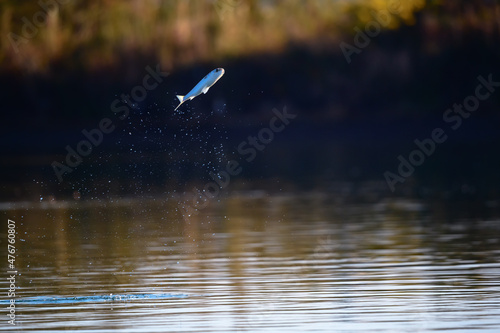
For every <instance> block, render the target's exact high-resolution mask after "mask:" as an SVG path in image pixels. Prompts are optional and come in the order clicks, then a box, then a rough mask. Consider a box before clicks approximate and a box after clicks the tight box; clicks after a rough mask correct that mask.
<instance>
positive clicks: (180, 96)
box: [174, 95, 184, 111]
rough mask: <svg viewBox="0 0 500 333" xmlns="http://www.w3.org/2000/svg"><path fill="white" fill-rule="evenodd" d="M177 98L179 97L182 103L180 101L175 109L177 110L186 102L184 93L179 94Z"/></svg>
mask: <svg viewBox="0 0 500 333" xmlns="http://www.w3.org/2000/svg"><path fill="white" fill-rule="evenodd" d="M177 98H178V99H179V102H180V103H179V105H177V107H176V108H175V109H174V111H176V110H177V109H178V108H179V106H181V105H182V103H184V96H182V95H177Z"/></svg>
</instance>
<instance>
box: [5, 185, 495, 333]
mask: <svg viewBox="0 0 500 333" xmlns="http://www.w3.org/2000/svg"><path fill="white" fill-rule="evenodd" d="M0 208H1V209H2V211H1V216H2V219H3V220H5V221H4V222H5V223H3V224H2V225H3V226H4V227H2V228H4V230H2V231H1V234H2V238H1V246H2V248H4V247H5V248H6V247H7V219H11V220H13V221H15V223H16V227H15V228H16V232H17V233H16V243H15V245H16V251H17V252H16V255H17V256H16V261H15V268H16V270H17V271H18V274H17V276H16V287H17V289H16V296H15V301H16V308H15V310H16V312H15V314H16V326H12V325H9V324H8V322H7V321H8V317H7V316H5V314H6V313H7V311H6V310H3V311H2V313H3V314H4V315H3V316H2V317H3V318H2V322H1V323H0V331H9V332H15V331H16V330H17V331H19V332H23V331H32V330H33V331H35V330H36V331H38V332H52V331H64V330H65V331H72V330H75V331H76V330H78V331H81V332H429V331H448V332H466V331H467V332H474V331H477V332H499V331H500V260H499V259H500V220H499V219H498V218H493V217H487V218H485V217H482V218H476V217H470V216H466V217H463V216H461V215H460V214H445V213H446V212H444V213H443V209H445V208H439V207H438V208H436V205H429V203H423V202H418V201H412V200H402V199H401V200H396V199H392V200H382V201H380V202H377V203H369V204H368V203H365V204H361V203H360V204H353V203H350V204H345V203H344V204H342V203H339V202H337V201H335V200H333V199H332V198H330V197H329V196H328V195H325V194H318V193H316V194H314V193H313V194H309V195H302V196H294V195H272V196H269V195H266V194H263V193H259V192H255V193H254V192H252V193H242V194H235V195H232V196H230V197H227V198H223V199H221V200H220V201H218V202H214V203H212V205H211V206H210V207H208V208H206V209H204V210H200V211H199V212H197V213H196V214H193V215H192V216H190V217H187V216H186V217H182V215H181V211H180V210H179V207H178V205H177V204H176V203H175V200H173V199H171V198H170V199H169V200H167V199H165V198H156V199H150V200H141V201H139V200H124V199H123V200H118V201H116V200H115V201H107V202H100V201H80V202H71V203H66V202H49V203H44V204H36V205H35V204H30V203H24V204H23V203H20V204H3V205H2V207H0ZM446 209H450V208H446ZM452 209H458V207H457V208H452ZM449 216H452V218H449ZM2 253H4V256H5V259H7V251H6V250H4V249H2ZM1 262H2V264H1V268H2V271H3V272H7V271H8V270H9V268H8V265H7V260H2V261H1ZM5 275H7V273H5ZM1 287H2V295H1V298H0V300H1V302H2V304H1V306H2V308H4V309H5V308H6V307H7V306H8V301H9V299H8V298H7V297H6V296H7V289H8V288H9V285H8V281H6V279H2V282H1Z"/></svg>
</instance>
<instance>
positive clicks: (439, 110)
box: [0, 0, 500, 213]
mask: <svg viewBox="0 0 500 333" xmlns="http://www.w3.org/2000/svg"><path fill="white" fill-rule="evenodd" d="M151 3H153V2H151ZM159 3H160V5H155V6H153V5H151V6H152V8H149V7H148V4H149V2H147V1H145V2H141V3H138V2H134V1H121V2H118V1H86V2H83V1H74V2H71V3H70V4H65V5H59V6H58V7H57V8H55V7H54V8H53V9H52V10H51V13H50V14H49V16H48V21H47V24H46V25H44V26H42V27H40V28H39V29H40V31H39V32H38V33H37V34H36V36H35V37H33V38H32V39H29V41H28V42H27V43H26V44H23V45H21V46H20V50H19V52H18V53H16V52H14V51H13V49H12V45H11V43H10V41H9V39H8V38H7V36H8V34H9V32H12V31H14V32H16V33H17V34H20V32H21V31H22V23H23V21H22V17H27V18H28V19H29V20H31V17H32V16H33V14H34V13H36V12H37V11H40V10H41V9H40V7H39V6H38V5H37V4H36V3H34V2H33V3H31V2H19V1H5V2H2V4H1V5H0V10H1V11H2V27H3V28H2V41H3V43H2V49H1V51H2V53H1V54H2V55H1V58H0V59H1V60H2V62H1V65H0V87H1V89H0V100H1V101H2V103H1V108H2V112H1V116H0V117H1V118H0V131H1V134H0V135H1V138H0V151H1V156H2V157H1V162H0V171H1V172H0V187H1V189H2V190H1V194H0V199H1V200H3V201H21V200H34V201H39V200H47V199H50V200H68V199H69V200H73V199H75V198H77V199H84V200H85V199H99V200H101V199H102V200H107V199H112V198H116V197H127V196H136V197H150V196H157V195H170V194H173V193H181V192H183V191H186V190H190V189H191V188H192V187H193V186H195V185H196V186H199V185H203V184H204V183H206V182H207V181H209V180H210V177H209V173H210V172H218V171H219V170H223V169H224V168H225V163H226V162H227V161H228V160H230V159H233V158H234V159H236V160H239V161H242V168H243V172H242V173H241V174H240V175H239V176H238V177H237V178H236V179H234V180H232V182H231V184H230V185H229V186H228V188H227V189H225V191H223V194H224V195H225V194H229V193H231V192H234V191H240V190H255V189H263V190H266V191H268V192H293V191H299V192H304V191H325V192H327V193H329V194H331V195H332V196H338V197H339V198H342V199H343V200H353V201H360V200H362V201H371V202H377V201H378V200H381V199H382V198H386V197H392V196H398V197H401V196H402V197H412V198H423V199H426V200H429V201H441V202H446V203H449V204H450V205H451V206H453V207H454V206H456V207H458V208H457V209H466V210H470V211H471V212H473V213H474V212H476V211H477V212H483V213H484V212H485V211H487V210H490V209H498V205H499V203H500V201H499V200H500V193H499V190H498V189H499V184H500V179H499V178H500V177H499V172H498V170H499V169H500V157H499V154H498V148H499V144H500V134H499V131H498V129H499V124H500V116H499V106H500V91H496V92H495V93H493V94H492V95H491V97H490V98H488V99H487V100H486V101H484V102H481V104H480V107H479V109H478V110H477V111H476V112H475V113H474V114H472V115H471V117H469V118H468V119H464V121H463V123H462V125H461V126H460V127H459V128H458V129H457V130H451V129H450V128H449V126H448V124H446V123H445V122H444V121H443V118H442V117H443V113H444V112H445V111H446V110H447V109H448V108H450V107H452V106H453V104H454V103H462V102H463V100H464V98H465V97H467V96H469V95H472V94H473V93H474V91H475V88H476V86H477V85H478V83H479V82H478V80H477V77H478V76H480V75H481V76H483V77H485V78H487V77H488V75H490V74H491V75H492V77H493V80H494V81H497V82H498V81H500V66H499V61H498V59H500V57H499V56H500V46H499V45H500V43H499V32H500V5H499V3H498V1H451V0H450V1H440V2H437V1H408V2H405V3H404V5H403V6H404V11H403V10H402V11H401V15H391V17H392V18H393V19H392V21H391V24H390V25H389V26H387V27H385V28H383V30H382V31H381V32H380V33H379V34H377V35H376V36H374V37H373V38H371V41H370V44H369V45H368V46H367V47H365V48H363V49H362V50H361V52H360V53H359V54H354V55H353V56H352V62H351V63H348V62H347V61H346V58H345V57H344V55H343V54H342V51H341V48H340V45H341V43H342V42H345V43H349V44H353V39H354V37H355V33H356V31H355V30H353V29H354V28H355V27H359V28H364V27H365V26H366V24H367V23H368V22H370V21H372V20H373V15H372V14H370V13H372V12H373V11H380V10H385V9H387V8H384V7H377V6H378V5H376V2H372V1H363V2H360V3H359V4H358V5H349V4H347V5H342V6H341V5H340V4H338V3H337V2H335V1H331V2H326V4H325V3H324V2H321V1H310V2H308V4H307V5H305V6H302V5H301V4H300V3H299V2H294V1H290V2H285V4H282V3H281V4H280V3H274V2H272V1H269V2H268V1H251V0H248V1H243V0H240V1H230V0H225V1H222V0H221V1H212V2H208V1H207V2H201V1H200V2H189V1H188V2H186V3H187V5H186V4H183V3H182V2H180V1H171V2H159ZM388 3H389V2H388ZM336 6H337V7H336ZM221 8H222V9H221ZM401 8H403V7H401ZM124 13H125V14H124ZM270 13H271V14H272V16H269V15H271V14H270ZM110 27H114V29H115V30H113V29H111V28H110ZM277 27H278V28H277ZM110 31H111V32H110ZM122 32H123V35H121V33H122ZM157 64H159V65H160V67H161V68H162V70H164V71H167V72H169V73H170V75H169V76H168V77H166V78H164V81H163V82H162V83H161V84H160V85H159V86H158V88H156V89H154V90H153V91H150V92H149V93H148V96H147V98H146V99H145V100H144V101H143V102H141V103H139V105H138V108H137V109H132V108H131V109H130V114H129V116H128V117H127V118H126V119H124V120H121V119H120V118H119V117H117V115H116V114H114V113H113V112H111V108H110V105H111V103H112V102H113V100H115V99H116V98H119V96H120V95H121V94H122V93H125V94H128V93H130V91H131V90H132V88H133V87H135V86H136V85H138V84H141V83H142V79H143V77H144V75H145V74H146V71H145V69H144V68H145V67H146V66H150V67H152V68H155V67H156V65H157ZM216 67H223V68H225V70H226V74H225V75H224V76H223V77H222V79H221V80H220V81H219V82H217V84H216V85H214V86H213V87H212V88H211V89H210V91H209V92H208V93H207V94H206V95H201V96H199V97H197V98H196V99H194V100H192V101H189V102H187V103H185V104H184V105H183V106H182V107H181V108H179V110H178V112H174V108H175V107H176V106H177V103H178V101H177V99H176V98H175V95H176V94H182V95H184V94H187V92H188V91H189V90H190V89H191V88H192V87H193V86H194V85H195V84H196V83H197V82H198V81H199V80H200V79H201V78H203V76H205V75H206V74H207V73H208V72H209V71H211V70H212V69H214V68H216ZM284 107H286V108H287V110H288V111H289V112H290V113H293V114H297V117H296V118H295V119H294V120H293V121H292V122H291V124H290V125H289V126H287V127H286V129H285V130H284V131H283V132H281V133H277V134H276V135H275V139H274V140H273V141H272V142H271V143H270V144H269V145H267V146H266V148H265V150H264V151H262V152H260V153H259V154H258V156H257V158H256V159H255V160H254V161H252V162H249V163H245V162H243V158H242V157H241V155H239V154H238V152H237V146H238V144H239V143H241V142H242V141H244V140H246V139H247V137H248V136H249V135H255V134H257V133H258V132H259V130H261V129H262V128H264V127H267V126H268V124H269V120H270V119H271V118H272V116H273V113H272V109H273V108H276V109H278V110H282V109H283V108H284ZM103 118H109V119H111V120H112V122H113V124H114V125H115V126H116V129H115V130H114V131H113V132H112V133H110V134H105V135H104V138H103V142H102V144H101V145H99V146H98V147H95V148H94V149H93V151H92V153H91V154H89V156H87V157H84V158H83V161H82V163H81V164H80V165H79V166H78V167H77V168H75V169H74V171H73V172H72V173H70V174H66V175H65V176H64V180H63V182H59V181H58V180H57V177H56V176H55V174H54V171H53V169H52V166H51V163H52V162H53V161H59V162H61V163H62V162H64V158H65V154H66V151H65V147H66V146H67V145H69V146H71V147H73V148H75V147H76V145H77V143H78V142H79V141H80V140H82V139H84V137H83V135H82V133H81V131H82V130H84V129H87V130H91V129H93V128H96V127H97V126H98V124H99V122H100V120H101V119H103ZM437 127H442V128H443V129H444V130H445V132H446V134H447V135H448V139H447V141H446V142H444V143H442V144H439V145H437V147H436V151H435V152H434V154H432V155H431V156H429V157H428V158H427V159H426V161H425V162H424V163H423V164H422V165H421V166H419V167H417V168H416V170H415V172H414V173H413V174H412V175H411V176H410V177H408V178H407V179H406V181H405V182H404V183H403V184H397V185H396V191H395V192H392V191H391V190H390V188H389V186H388V185H387V184H386V181H385V178H384V172H386V171H391V172H394V173H396V172H397V168H398V164H399V161H398V156H399V155H403V156H404V157H408V155H409V154H410V152H411V151H412V150H414V149H415V148H416V146H415V144H414V143H413V141H414V140H415V139H419V140H423V139H425V138H429V137H430V136H431V132H432V130H434V129H435V128H437ZM464 207H465V208H464ZM495 207H497V208H495Z"/></svg>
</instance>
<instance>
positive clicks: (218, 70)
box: [213, 68, 225, 77]
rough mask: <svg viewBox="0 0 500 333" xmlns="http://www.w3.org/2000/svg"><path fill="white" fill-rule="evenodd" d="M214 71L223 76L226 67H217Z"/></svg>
mask: <svg viewBox="0 0 500 333" xmlns="http://www.w3.org/2000/svg"><path fill="white" fill-rule="evenodd" d="M213 73H215V74H216V75H217V76H218V77H221V76H222V75H224V73H225V71H224V68H216V69H214V70H213Z"/></svg>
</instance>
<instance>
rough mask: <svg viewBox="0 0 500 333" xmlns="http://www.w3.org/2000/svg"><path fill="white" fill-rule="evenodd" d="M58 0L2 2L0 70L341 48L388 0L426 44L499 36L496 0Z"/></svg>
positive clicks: (175, 62) (170, 63) (171, 63)
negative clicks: (419, 28)
mask: <svg viewBox="0 0 500 333" xmlns="http://www.w3.org/2000/svg"><path fill="white" fill-rule="evenodd" d="M61 2H62V3H63V4H59V3H58V2H56V0H42V3H46V4H47V6H45V7H46V9H43V8H42V6H41V5H40V4H39V2H38V1H20V0H8V1H1V2H0V12H1V14H0V17H1V24H0V34H1V36H2V39H1V44H0V63H1V65H0V66H1V67H0V71H12V70H14V71H18V70H23V71H27V72H38V73H44V72H47V71H50V69H51V68H52V66H53V65H54V64H58V65H62V66H63V67H64V68H67V69H71V68H74V67H79V68H85V69H86V70H99V69H102V68H103V67H104V68H105V67H109V66H111V67H112V66H114V65H117V64H120V63H130V62H133V61H134V60H135V59H137V58H140V57H147V58H149V59H151V58H153V59H155V60H156V61H158V62H160V63H161V64H162V67H163V68H173V67H177V66H179V65H187V64H190V63H194V62H200V61H210V60H216V59H218V58H220V57H229V58H231V57H238V56H241V55H247V54H252V53H256V52H263V51H265V52H280V51H281V50H283V49H284V48H286V47H287V46H288V45H289V44H291V43H293V44H297V43H303V44H306V45H311V46H314V47H326V48H338V42H339V41H340V36H342V35H345V34H353V33H354V31H353V27H354V26H358V25H359V24H364V23H366V22H368V21H371V20H373V13H374V11H375V12H378V11H381V10H387V9H388V8H390V6H396V7H397V8H398V11H397V15H391V22H390V24H388V25H387V28H389V29H395V28H397V27H399V26H400V25H401V24H409V25H411V24H414V23H415V13H416V12H421V11H425V18H424V19H423V21H422V22H423V28H424V33H425V35H426V36H427V37H429V40H430V43H431V44H429V47H430V48H431V49H432V47H437V46H438V45H434V44H436V43H434V44H433V43H432V41H433V40H435V39H436V38H437V39H438V40H442V38H446V37H448V36H452V37H454V38H460V36H461V35H462V33H464V31H470V30H477V31H481V32H482V33H484V34H485V35H486V36H493V35H495V34H496V35H498V31H499V22H500V5H499V4H498V3H497V2H496V1H480V0H476V1H467V2H461V1H455V0H440V1H437V0H434V1H431V0H427V1H426V0H404V1H397V0H357V1H346V0H337V1H324V0H313V1H307V2H304V1H300V0H288V1H272V0H261V1H259V0H210V1H209V0H207V1H194V0H191V1H187V0H168V1H167V0H89V1H82V0H75V1H69V0H66V1H62V0H61ZM66 2H67V3H66ZM398 3H399V5H398ZM49 4H51V5H49ZM54 4H55V5H54ZM40 11H42V12H45V11H46V12H48V15H46V21H44V17H45V15H43V14H42V15H40V14H38V17H37V16H36V15H37V13H38V12H40ZM23 18H24V20H23ZM37 20H38V21H37ZM26 21H29V23H31V24H33V27H34V28H35V30H34V33H33V34H32V35H29V36H28V35H27V34H26V33H24V34H23V26H25V25H26ZM35 23H38V26H37V25H36V24H35ZM360 27H363V25H361V26H360ZM25 32H26V31H25ZM30 32H32V30H30ZM12 33H13V34H15V35H17V36H18V37H20V38H25V39H18V40H17V42H15V43H13V41H12V40H13V38H14V39H15V38H17V37H16V36H14V35H12ZM28 37H29V38H28ZM16 43H17V47H18V50H16V46H13V44H16ZM16 51H18V52H16Z"/></svg>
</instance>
